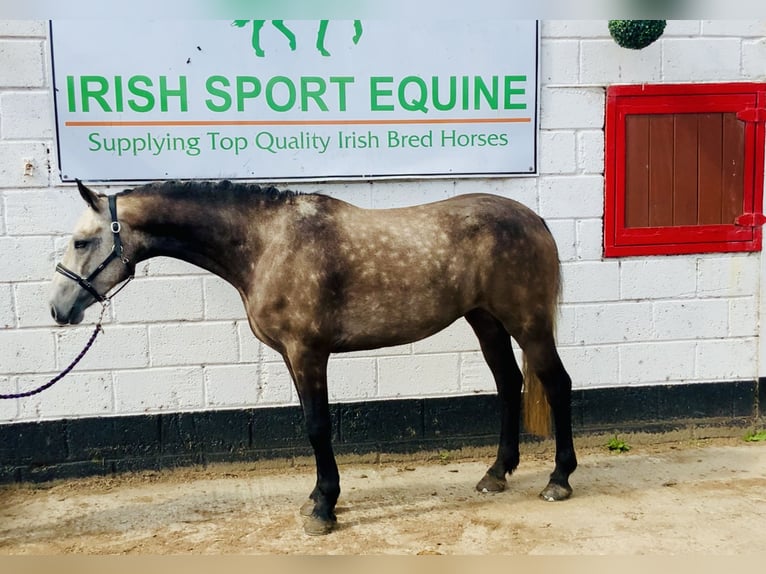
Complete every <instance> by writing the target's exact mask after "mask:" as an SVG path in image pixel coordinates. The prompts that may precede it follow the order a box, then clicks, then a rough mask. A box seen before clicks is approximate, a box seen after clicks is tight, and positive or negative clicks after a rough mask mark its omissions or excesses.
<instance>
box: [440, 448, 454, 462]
mask: <svg viewBox="0 0 766 574" xmlns="http://www.w3.org/2000/svg"><path fill="white" fill-rule="evenodd" d="M450 459H451V457H450V454H449V452H447V451H446V450H442V451H440V452H439V462H440V463H441V464H447V463H449V462H450Z"/></svg>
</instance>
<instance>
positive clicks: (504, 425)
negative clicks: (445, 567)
mask: <svg viewBox="0 0 766 574" xmlns="http://www.w3.org/2000/svg"><path fill="white" fill-rule="evenodd" d="M465 318H466V320H467V321H468V323H469V324H470V325H471V327H473V330H474V332H475V333H476V336H477V337H478V339H479V344H480V345H481V351H482V353H483V355H484V359H485V360H486V361H487V365H488V366H489V369H490V371H492V376H493V377H494V378H495V385H496V386H497V394H498V396H499V398H500V402H501V409H502V416H501V426H500V444H499V446H498V449H497V458H496V459H495V462H494V463H493V464H492V466H491V467H490V468H489V470H487V473H486V474H485V475H484V478H482V479H481V480H480V481H479V483H478V484H477V485H476V490H478V491H479V492H501V491H502V490H504V489H505V487H506V479H505V475H506V474H509V473H511V472H513V471H514V470H515V469H516V467H517V466H518V464H519V415H520V411H521V383H522V374H521V371H520V370H519V367H518V365H517V364H516V359H515V358H514V356H513V348H512V347H511V337H510V335H509V334H508V331H506V330H505V328H504V327H503V325H502V323H500V321H498V320H497V319H495V318H494V317H493V316H492V315H491V314H490V313H488V312H487V311H484V310H483V309H474V310H473V311H470V312H469V313H467V314H466V316H465Z"/></svg>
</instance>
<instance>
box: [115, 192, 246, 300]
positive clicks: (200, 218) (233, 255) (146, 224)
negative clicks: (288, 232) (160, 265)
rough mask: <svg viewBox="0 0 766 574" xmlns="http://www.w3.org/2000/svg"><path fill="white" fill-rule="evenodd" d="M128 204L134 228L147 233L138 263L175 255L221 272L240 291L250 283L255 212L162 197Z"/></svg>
mask: <svg viewBox="0 0 766 574" xmlns="http://www.w3.org/2000/svg"><path fill="white" fill-rule="evenodd" d="M126 197H129V196H126ZM126 203H127V204H128V205H127V206H126V207H127V208H128V212H129V213H130V214H131V215H130V217H131V224H132V225H133V227H134V228H135V229H136V230H137V231H139V233H140V235H141V242H140V243H141V244H140V247H139V249H138V252H137V254H136V259H137V262H138V261H142V260H145V259H150V258H152V257H157V256H166V257H173V258H176V259H181V260H183V261H186V262H188V263H192V264H194V265H197V266H198V267H202V268H203V269H206V270H207V271H210V272H212V273H215V274H216V275H218V276H220V277H222V278H223V279H225V280H227V281H229V282H230V283H232V284H233V285H234V286H235V287H240V286H242V283H243V282H245V281H246V274H247V272H248V267H249V265H248V262H249V261H252V260H253V259H254V258H255V253H253V250H254V249H255V248H256V245H257V239H256V238H254V237H253V236H252V232H251V231H252V226H251V225H250V224H252V213H251V211H252V210H251V209H249V208H246V206H241V205H236V204H213V205H210V204H205V205H202V204H199V205H198V204H196V203H195V202H193V201H190V200H179V199H168V198H163V197H157V196H145V197H141V196H136V197H134V198H130V199H129V200H128V201H127V202H126ZM248 228H250V231H249V230H248Z"/></svg>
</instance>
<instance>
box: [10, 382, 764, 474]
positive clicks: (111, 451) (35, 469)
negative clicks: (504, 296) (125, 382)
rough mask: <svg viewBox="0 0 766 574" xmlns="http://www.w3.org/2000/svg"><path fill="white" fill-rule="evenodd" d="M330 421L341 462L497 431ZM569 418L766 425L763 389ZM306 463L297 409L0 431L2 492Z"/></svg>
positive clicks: (692, 391)
mask: <svg viewBox="0 0 766 574" xmlns="http://www.w3.org/2000/svg"><path fill="white" fill-rule="evenodd" d="M331 412H332V418H333V445H334V447H335V451H336V453H339V454H346V453H354V454H363V453H369V452H389V453H390V452H414V451H418V450H442V449H454V448H460V447H465V446H485V445H495V444H497V440H498V433H499V427H500V423H499V420H500V414H499V405H498V400H497V397H496V396H494V395H474V396H466V397H454V398H439V399H403V400H386V401H370V402H363V403H353V404H336V405H331ZM572 415H573V427H574V431H575V434H576V435H583V434H588V433H597V432H622V433H625V432H640V431H649V432H662V431H668V430H673V429H675V428H679V427H681V426H685V425H688V424H690V423H694V424H699V425H704V424H706V422H708V423H709V422H711V421H715V422H716V423H717V424H738V425H743V424H749V423H755V422H756V421H757V420H758V418H759V417H766V379H761V380H759V381H745V382H732V383H710V384H690V385H668V386H656V387H637V388H612V389H597V390H578V391H575V392H574V393H573V398H572ZM522 440H531V437H530V436H528V435H522ZM310 454H311V448H310V446H309V443H308V439H307V438H306V434H305V432H304V426H303V416H302V414H301V411H300V409H299V408H298V407H279V408H271V409H247V410H231V411H209V412H195V413H180V414H157V415H143V416H125V417H106V418H103V417H102V418H89V419H71V420H59V421H49V422H38V423H17V424H7V425H0V484H1V483H10V482H26V481H33V482H40V481H47V480H53V479H59V478H73V477H83V476H90V475H103V474H111V473H115V472H123V471H136V470H144V469H162V468H171V467H177V466H184V465H190V464H206V463H211V462H225V461H226V462H234V461H252V460H259V459H264V458H280V457H285V458H289V457H293V456H302V455H310Z"/></svg>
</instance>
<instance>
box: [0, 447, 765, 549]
mask: <svg viewBox="0 0 766 574" xmlns="http://www.w3.org/2000/svg"><path fill="white" fill-rule="evenodd" d="M591 442H592V441H591ZM629 442H630V441H629ZM631 445H632V449H631V450H630V452H627V453H622V454H614V453H610V452H609V451H608V450H607V449H606V448H605V447H604V446H603V443H602V444H589V445H585V446H583V445H578V455H579V461H580V466H579V468H578V469H577V471H576V472H575V474H574V475H573V476H572V480H571V483H572V486H573V488H574V490H575V494H574V496H573V497H572V498H571V499H570V500H568V501H566V502H559V503H549V502H544V501H542V500H540V499H538V498H537V494H538V492H539V491H540V490H541V489H542V488H543V486H545V483H546V481H547V476H548V474H549V473H550V471H551V470H552V455H553V452H552V447H551V445H550V444H547V443H543V444H540V445H525V448H524V449H523V451H522V462H521V465H520V466H519V469H518V470H517V472H516V473H515V474H514V475H513V477H511V478H509V488H508V490H507V491H506V492H504V493H501V494H480V493H478V492H476V491H475V490H474V485H475V483H476V482H477V481H478V480H479V478H481V476H482V475H483V473H484V471H485V470H486V467H487V465H488V464H489V463H490V462H491V458H492V451H491V450H490V449H485V450H476V451H473V452H470V453H466V452H459V453H431V454H430V455H429V456H425V455H419V456H417V457H410V458H402V459H400V460H386V459H385V458H382V459H381V460H378V461H375V460H361V459H359V460H355V461H351V462H348V461H347V462H344V463H342V464H341V466H340V471H341V487H342V489H343V492H342V494H341V498H340V500H339V502H338V508H337V515H338V527H337V529H336V530H335V531H334V532H333V533H331V534H330V535H327V536H320V537H310V536H307V535H305V534H304V532H303V528H302V523H303V519H302V518H301V516H300V515H299V513H298V508H299V507H300V505H301V504H302V503H303V501H304V500H305V497H306V496H307V494H308V492H309V491H310V490H311V488H312V487H313V480H314V470H313V466H311V464H309V461H305V460H304V461H298V463H297V464H296V461H293V462H292V464H291V463H289V462H285V461H283V462H281V463H279V462H274V461H271V462H268V463H249V464H217V465H210V466H208V467H206V468H191V469H180V470H173V471H163V472H156V471H152V472H142V473H133V474H125V475H119V476H110V477H99V478H87V479H80V480H71V481H59V482H54V483H49V484H43V485H9V486H3V487H0V555H15V554H35V555H40V554H70V553H75V554H110V555H112V554H154V555H156V554H175V555H177V554H342V555H356V554H404V555H415V554H449V555H455V554H484V555H498V554H543V555H552V554H580V555H583V554H586V555H588V554H599V555H602V554H608V555H624V554H664V555H668V554H687V553H704V554H730V555H733V554H742V553H745V554H753V553H762V552H764V551H766V538H765V537H764V536H765V534H766V443H764V442H760V443H746V442H744V441H743V440H742V439H741V438H717V439H708V440H704V441H700V440H696V441H695V440H692V439H685V440H681V441H673V442H661V443H660V444H657V443H656V442H653V441H651V440H649V441H644V444H633V443H632V442H631Z"/></svg>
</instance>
